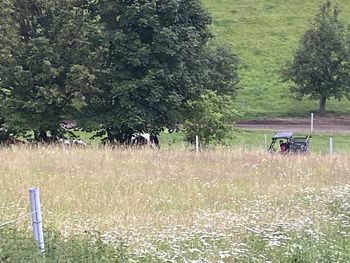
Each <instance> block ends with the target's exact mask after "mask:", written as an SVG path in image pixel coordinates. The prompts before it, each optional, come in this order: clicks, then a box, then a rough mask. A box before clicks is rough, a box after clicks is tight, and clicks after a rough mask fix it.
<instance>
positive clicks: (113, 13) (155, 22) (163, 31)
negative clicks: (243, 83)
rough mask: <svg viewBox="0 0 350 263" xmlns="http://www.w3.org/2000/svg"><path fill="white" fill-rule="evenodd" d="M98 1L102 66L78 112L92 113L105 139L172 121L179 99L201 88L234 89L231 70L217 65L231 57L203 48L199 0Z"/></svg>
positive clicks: (205, 27) (206, 37)
mask: <svg viewBox="0 0 350 263" xmlns="http://www.w3.org/2000/svg"><path fill="white" fill-rule="evenodd" d="M98 3H99V4H98V12H99V13H100V15H101V22H102V23H103V25H104V28H105V30H106V43H107V46H106V48H107V49H108V52H107V53H106V54H105V55H106V57H105V61H106V64H105V68H106V70H105V71H103V72H104V74H102V75H101V78H100V79H99V87H98V90H97V92H96V93H94V95H93V96H91V97H90V101H89V102H88V103H87V107H85V109H84V110H85V112H84V115H85V116H89V117H88V118H89V120H90V123H91V125H94V124H93V123H92V122H91V120H94V119H95V120H96V122H95V124H98V125H101V124H102V127H103V128H104V129H105V130H106V131H107V133H108V137H109V138H110V139H111V140H114V139H116V140H117V141H119V142H121V143H124V142H125V141H128V140H130V137H131V135H132V134H133V133H134V132H151V133H158V132H159V131H161V130H162V129H164V128H168V129H174V128H175V127H176V125H177V124H178V122H179V121H180V119H181V116H180V115H181V113H182V112H183V107H185V106H186V102H187V101H188V100H192V99H196V98H199V97H200V96H201V94H203V92H204V91H205V90H206V89H218V90H220V92H222V93H231V94H233V93H234V90H235V88H236V82H237V80H238V76H237V72H236V71H231V70H232V69H233V67H231V66H229V67H228V68H225V66H226V65H228V64H229V63H227V62H225V59H226V60H228V61H229V62H230V63H231V62H232V60H231V56H228V58H225V57H223V56H221V54H222V53H225V52H226V53H225V54H226V55H227V54H228V52H227V49H224V48H221V49H214V48H212V49H210V47H209V44H208V42H209V41H210V40H211V38H212V35H211V33H210V31H209V25H210V23H211V19H210V17H209V15H208V14H207V12H206V11H205V10H204V9H203V8H202V6H201V3H200V1H198V0H188V1H172V0H165V1H159V0H144V1H121V0H120V1H118V0H117V1H115V0H113V1H111V0H101V1H99V2H98ZM211 52H212V53H211ZM220 52H221V54H220ZM218 55H219V56H218ZM234 58H235V57H234ZM234 64H235V68H234V69H236V67H237V65H236V64H237V60H235V61H234ZM214 65H215V66H214ZM213 66H214V68H213Z"/></svg>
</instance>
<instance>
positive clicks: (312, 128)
mask: <svg viewBox="0 0 350 263" xmlns="http://www.w3.org/2000/svg"><path fill="white" fill-rule="evenodd" d="M310 130H311V133H313V132H314V114H313V113H311V127H310Z"/></svg>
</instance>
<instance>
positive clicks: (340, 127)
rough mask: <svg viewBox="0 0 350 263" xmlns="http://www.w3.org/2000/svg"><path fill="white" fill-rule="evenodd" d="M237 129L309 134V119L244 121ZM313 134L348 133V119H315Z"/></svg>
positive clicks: (349, 127) (349, 122)
mask: <svg viewBox="0 0 350 263" xmlns="http://www.w3.org/2000/svg"><path fill="white" fill-rule="evenodd" d="M236 127H237V128H240V129H247V130H269V131H276V132H277V131H293V132H310V129H311V120H310V118H273V119H257V120H246V121H242V122H240V123H238V124H237V125H236ZM314 132H317V133H350V117H317V116H316V117H315V119H314Z"/></svg>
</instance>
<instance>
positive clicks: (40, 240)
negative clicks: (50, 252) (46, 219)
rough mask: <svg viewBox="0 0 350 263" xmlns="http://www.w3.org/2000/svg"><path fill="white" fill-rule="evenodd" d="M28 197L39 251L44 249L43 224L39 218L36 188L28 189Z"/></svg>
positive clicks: (37, 190)
mask: <svg viewBox="0 0 350 263" xmlns="http://www.w3.org/2000/svg"><path fill="white" fill-rule="evenodd" d="M29 198H30V206H31V214H32V224H33V235H34V239H35V240H36V242H37V244H38V249H39V251H40V252H41V253H43V252H44V251H45V245H44V234H43V224H42V219H41V207H40V193H39V189H38V188H30V189H29Z"/></svg>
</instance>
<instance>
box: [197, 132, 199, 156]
mask: <svg viewBox="0 0 350 263" xmlns="http://www.w3.org/2000/svg"><path fill="white" fill-rule="evenodd" d="M198 152H199V136H198V135H196V153H198Z"/></svg>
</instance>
